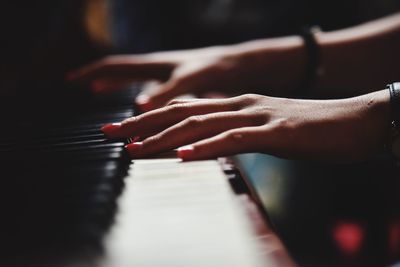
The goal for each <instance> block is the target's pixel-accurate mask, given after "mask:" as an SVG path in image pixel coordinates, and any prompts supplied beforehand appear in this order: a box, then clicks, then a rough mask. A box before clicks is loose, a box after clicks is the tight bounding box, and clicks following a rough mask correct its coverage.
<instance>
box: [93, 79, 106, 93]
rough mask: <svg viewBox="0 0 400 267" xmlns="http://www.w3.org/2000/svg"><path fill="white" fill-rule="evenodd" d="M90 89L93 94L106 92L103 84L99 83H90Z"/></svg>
mask: <svg viewBox="0 0 400 267" xmlns="http://www.w3.org/2000/svg"><path fill="white" fill-rule="evenodd" d="M91 88H92V90H93V92H95V93H100V92H103V91H106V90H107V86H106V85H105V84H104V83H103V82H100V81H94V82H92V84H91Z"/></svg>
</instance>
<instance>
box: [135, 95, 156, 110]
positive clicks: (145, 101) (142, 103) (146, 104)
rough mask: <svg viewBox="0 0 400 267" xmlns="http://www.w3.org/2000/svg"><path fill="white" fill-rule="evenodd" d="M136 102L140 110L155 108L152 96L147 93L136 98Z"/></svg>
mask: <svg viewBox="0 0 400 267" xmlns="http://www.w3.org/2000/svg"><path fill="white" fill-rule="evenodd" d="M135 101H136V104H137V105H138V106H139V108H140V110H141V111H143V112H146V111H150V110H152V109H153V104H152V103H151V101H150V98H149V97H148V96H146V95H140V96H138V97H137V98H136V100H135Z"/></svg>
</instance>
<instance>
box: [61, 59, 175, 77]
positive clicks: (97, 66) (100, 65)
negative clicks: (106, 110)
mask: <svg viewBox="0 0 400 267" xmlns="http://www.w3.org/2000/svg"><path fill="white" fill-rule="evenodd" d="M173 68H174V64H172V63H169V62H158V61H146V60H143V59H141V60H136V61H135V60H133V59H132V58H131V57H130V59H129V61H128V60H122V59H119V60H117V59H103V60H100V61H97V62H94V63H92V64H89V65H87V66H84V67H82V68H80V69H78V70H75V71H72V72H70V73H69V74H68V75H67V80H68V81H72V82H79V83H86V82H89V81H93V80H96V79H104V78H112V79H131V80H135V81H144V80H152V79H154V80H161V81H164V80H167V79H168V78H169V76H170V75H171V72H172V70H173Z"/></svg>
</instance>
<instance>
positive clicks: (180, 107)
mask: <svg viewBox="0 0 400 267" xmlns="http://www.w3.org/2000/svg"><path fill="white" fill-rule="evenodd" d="M186 110H187V104H185V103H176V104H173V105H171V106H167V107H166V108H165V111H166V112H168V113H170V114H172V115H179V114H182V113H184V112H185V111H186Z"/></svg>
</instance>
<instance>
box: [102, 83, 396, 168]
mask: <svg viewBox="0 0 400 267" xmlns="http://www.w3.org/2000/svg"><path fill="white" fill-rule="evenodd" d="M388 121H389V94H388V92H387V90H383V91H378V92H375V93H371V94H368V95H363V96H359V97H354V98H348V99H341V100H297V99H285V98H273V97H267V96H262V95H253V94H251V95H242V96H238V97H233V98H227V99H217V100H216V99H213V100H209V99H202V100H195V101H183V100H179V101H178V100H174V101H172V102H170V103H169V104H168V105H167V106H165V107H163V108H160V109H156V110H153V111H150V112H147V113H144V114H142V115H139V116H137V117H132V118H129V119H127V120H125V121H123V122H122V123H121V124H113V125H106V126H105V127H103V131H104V132H105V133H106V135H108V136H109V137H140V138H141V139H142V142H136V143H133V144H130V145H128V146H127V149H128V151H129V153H130V155H131V156H132V157H133V158H141V157H146V156H149V155H152V154H155V153H159V152H163V151H167V150H171V149H175V148H179V147H180V149H178V156H179V157H181V158H182V159H183V160H198V159H208V158H215V157H220V156H229V155H233V154H237V153H247V152H262V153H268V154H272V155H276V156H280V157H284V158H305V159H318V160H334V161H355V160H362V159H365V158H367V157H368V156H370V155H371V154H374V153H375V152H377V151H378V150H380V149H381V148H382V147H383V143H384V140H385V136H386V131H387V129H388V128H387V123H388ZM188 145H189V146H188ZM182 146H184V147H182Z"/></svg>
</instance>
